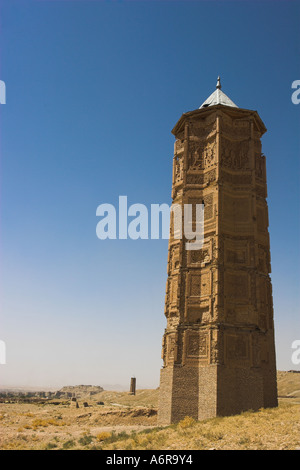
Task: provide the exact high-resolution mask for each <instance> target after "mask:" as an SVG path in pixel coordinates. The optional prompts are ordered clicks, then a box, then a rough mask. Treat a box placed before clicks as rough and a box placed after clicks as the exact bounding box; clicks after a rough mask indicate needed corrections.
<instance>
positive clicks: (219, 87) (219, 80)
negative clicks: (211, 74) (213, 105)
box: [216, 76, 222, 90]
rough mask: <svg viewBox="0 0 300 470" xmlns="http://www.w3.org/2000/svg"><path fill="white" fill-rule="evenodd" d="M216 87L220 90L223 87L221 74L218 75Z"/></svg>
mask: <svg viewBox="0 0 300 470" xmlns="http://www.w3.org/2000/svg"><path fill="white" fill-rule="evenodd" d="M216 88H217V89H219V90H220V89H221V88H222V87H221V78H220V76H219V77H218V81H217V85H216Z"/></svg>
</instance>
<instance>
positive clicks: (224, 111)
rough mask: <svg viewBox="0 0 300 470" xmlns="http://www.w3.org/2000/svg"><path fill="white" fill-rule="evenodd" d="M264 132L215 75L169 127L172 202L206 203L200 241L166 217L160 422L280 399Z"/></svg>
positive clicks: (220, 413)
mask: <svg viewBox="0 0 300 470" xmlns="http://www.w3.org/2000/svg"><path fill="white" fill-rule="evenodd" d="M265 132H266V128H265V126H264V124H263V122H262V120H261V119H260V117H259V115H258V113H257V112H256V111H250V110H248V109H241V108H238V107H237V106H236V105H235V104H234V103H233V102H232V101H231V100H230V99H229V98H228V96H226V95H225V94H224V93H223V92H222V90H221V84H220V79H218V82H217V87H216V90H215V91H214V93H212V95H211V96H210V97H209V98H208V99H207V100H206V101H205V102H204V103H203V104H202V106H201V107H200V108H199V109H197V110H195V111H191V112H187V113H185V114H183V115H182V116H181V118H180V119H179V121H178V122H177V124H176V126H175V127H174V129H173V131H172V133H173V134H174V135H175V138H176V142H175V151H174V159H173V186H172V198H173V204H175V203H176V204H180V205H183V204H187V203H189V204H195V203H197V204H201V203H204V243H203V247H202V248H201V249H200V250H191V251H187V250H186V248H185V240H184V239H182V240H178V239H175V238H174V237H173V236H172V222H171V235H170V240H169V256H168V281H167V289H166V304H165V315H166V318H167V327H166V330H165V334H164V337H163V351H162V357H163V361H164V365H163V368H162V370H161V381H160V402H159V414H158V422H159V423H160V424H169V423H173V422H176V421H178V420H180V419H182V418H184V417H185V416H192V417H193V418H195V419H199V420H201V419H206V418H209V417H214V416H224V415H231V414H236V413H240V412H241V411H244V410H249V409H253V410H257V409H259V408H261V407H274V406H277V384H276V363H275V347H274V324H273V301H272V287H271V281H270V276H269V273H270V271H271V268H270V244H269V233H268V207H267V202H266V197H267V185H266V162H265V157H264V155H263V154H262V152H261V141H260V139H261V137H262V135H263V134H264V133H265Z"/></svg>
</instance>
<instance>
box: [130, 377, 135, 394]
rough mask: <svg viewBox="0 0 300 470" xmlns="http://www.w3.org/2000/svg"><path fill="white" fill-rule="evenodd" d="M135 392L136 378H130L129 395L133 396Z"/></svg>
mask: <svg viewBox="0 0 300 470" xmlns="http://www.w3.org/2000/svg"><path fill="white" fill-rule="evenodd" d="M135 390H136V378H135V377H131V379H130V392H129V394H130V395H135Z"/></svg>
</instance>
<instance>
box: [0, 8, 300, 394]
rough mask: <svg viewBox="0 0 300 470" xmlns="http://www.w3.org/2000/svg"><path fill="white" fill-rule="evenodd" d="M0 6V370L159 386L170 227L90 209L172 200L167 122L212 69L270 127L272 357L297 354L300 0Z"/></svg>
mask: <svg viewBox="0 0 300 470" xmlns="http://www.w3.org/2000/svg"><path fill="white" fill-rule="evenodd" d="M0 5H1V6H0V15H1V20H0V24H1V36H0V41H1V42H0V54H1V55H0V79H1V80H4V81H5V83H6V87H7V103H6V105H1V106H0V132H1V188H2V189H1V253H0V254H1V318H0V339H2V340H4V341H5V342H6V346H7V364H6V365H5V366H3V365H2V366H0V375H1V377H0V384H24V385H52V386H54V387H56V386H60V385H65V384H77V383H93V384H100V385H102V384H116V383H119V384H122V385H125V386H129V380H130V377H131V376H132V375H135V376H136V377H137V386H138V387H141V386H149V387H156V386H158V384H159V371H160V367H161V358H160V353H161V340H162V335H163V330H164V328H165V318H164V315H163V310H164V295H165V283H166V268H167V241H166V240H139V241H131V240H110V241H100V240H99V239H97V237H96V232H95V229H96V223H97V218H96V208H97V206H98V205H99V204H101V203H117V201H118V196H119V195H127V196H128V202H129V203H130V204H132V203H135V202H139V203H144V204H146V205H147V206H148V207H149V206H150V204H151V203H163V202H165V203H168V204H170V203H171V198H170V196H171V172H172V156H173V142H174V137H173V136H172V135H171V132H170V131H171V129H172V128H173V126H174V125H175V123H176V122H177V120H178V119H179V118H180V116H181V114H182V113H183V112H185V111H190V110H193V109H196V108H198V107H199V106H200V105H201V103H202V102H203V101H204V100H205V99H206V98H207V97H208V95H209V94H210V93H211V92H212V91H214V89H215V84H216V78H217V76H218V75H219V74H220V75H221V77H222V90H223V91H224V92H225V93H226V94H227V95H228V96H229V97H230V98H231V99H232V100H233V101H234V102H235V103H236V104H237V105H238V106H240V107H242V108H249V109H254V110H257V111H258V112H259V114H260V116H261V118H262V120H263V121H264V123H265V125H266V127H267V128H268V132H267V134H266V135H265V136H264V137H263V151H264V153H265V155H266V156H267V177H268V202H269V219H270V238H271V255H272V282H273V292H274V306H275V327H276V347H277V364H278V368H279V369H292V368H294V369H295V368H297V367H296V366H294V365H293V364H292V363H291V359H290V358H291V354H292V350H291V343H292V341H293V340H295V339H300V338H299V337H300V328H299V261H300V259H299V215H300V214H299V150H300V149H299V124H300V119H299V116H300V105H294V104H293V103H292V101H291V94H292V89H291V84H292V82H293V81H294V80H297V79H300V67H299V63H300V60H299V52H300V51H299V48H300V47H299V44H300V41H299V39H300V29H299V20H300V8H299V5H300V3H299V1H298V2H296V1H233V2H229V1H210V2H208V1H185V2H183V1H142V2H137V1H96V0H95V1H71V0H70V1H46V0H45V1H42V0H40V1H38V0H36V1H27V0H24V1H21V0H20V1H14V0H6V1H5V0H1V1H0ZM298 368H299V366H298Z"/></svg>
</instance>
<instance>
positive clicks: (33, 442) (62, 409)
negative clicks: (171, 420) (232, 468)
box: [0, 372, 300, 450]
mask: <svg viewBox="0 0 300 470" xmlns="http://www.w3.org/2000/svg"><path fill="white" fill-rule="evenodd" d="M88 390H89V389H88V388H87V389H86V390H83V391H82V389H81V393H78V395H80V397H79V399H78V402H79V408H76V407H75V406H74V405H71V404H70V402H66V401H64V400H53V402H51V400H50V401H49V402H47V403H44V404H41V403H40V404H33V403H0V449H3V450H5V449H7V450H8V449H16V450H18V449H54V450H55V449H66V450H67V449H101V448H102V449H211V448H213V449H296V448H300V438H299V437H300V427H299V418H300V374H297V373H291V372H278V395H279V403H280V406H279V407H278V408H275V409H266V410H260V411H258V412H255V413H254V412H248V413H243V414H241V415H239V416H231V417H226V418H215V419H211V420H207V421H204V422H199V423H196V422H194V421H193V420H191V419H190V418H189V419H185V420H183V421H182V422H181V423H179V424H178V425H173V426H167V427H163V428H158V427H156V419H157V403H158V389H156V390H138V391H137V394H136V396H130V395H129V394H128V393H127V392H112V391H102V392H100V393H97V394H94V395H92V396H89V394H88ZM78 395H77V396H78ZM84 401H87V402H88V404H89V406H88V407H87V408H84V407H83V402H84ZM100 401H101V402H104V405H99V404H97V403H99V402H100ZM54 403H56V404H54ZM57 403H58V404H57Z"/></svg>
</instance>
